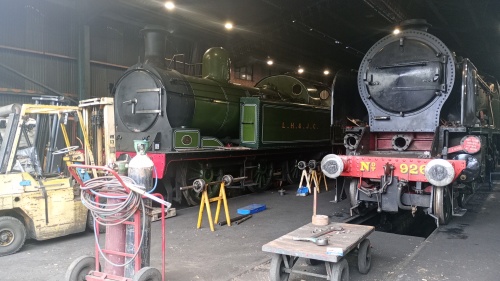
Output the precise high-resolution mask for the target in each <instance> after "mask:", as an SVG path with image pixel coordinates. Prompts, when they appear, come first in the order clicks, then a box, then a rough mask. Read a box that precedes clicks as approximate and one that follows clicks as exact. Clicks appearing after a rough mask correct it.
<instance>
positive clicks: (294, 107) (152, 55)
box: [114, 27, 331, 205]
mask: <svg viewBox="0 0 500 281" xmlns="http://www.w3.org/2000/svg"><path fill="white" fill-rule="evenodd" d="M142 32H143V35H144V38H145V51H146V54H145V62H144V63H139V64H136V65H134V66H132V67H131V68H129V69H128V70H127V71H126V72H125V73H124V74H123V76H122V77H121V78H120V79H119V81H118V82H117V83H116V85H115V87H114V97H115V116H116V117H115V123H116V149H117V156H120V155H122V154H128V155H130V156H133V155H134V147H133V140H149V142H150V143H151V150H150V151H149V152H148V156H149V157H150V158H151V159H152V160H153V162H154V163H155V167H156V173H157V178H158V179H161V180H162V182H163V184H164V185H165V187H166V190H167V200H168V201H172V200H176V201H181V199H182V196H181V194H182V193H183V194H184V197H185V199H186V200H187V202H188V203H189V204H192V205H194V204H197V203H198V202H199V200H200V195H198V194H196V193H195V192H194V191H192V190H188V191H183V192H182V193H181V192H180V190H179V187H182V186H187V185H191V183H192V182H193V181H194V180H195V179H198V178H202V179H204V180H205V181H206V182H209V181H212V180H214V181H215V180H217V179H218V178H220V177H221V176H222V175H224V174H228V173H229V174H232V175H233V176H235V177H237V176H238V177H240V176H245V177H247V179H246V180H245V181H243V182H241V186H242V187H245V188H248V189H249V190H251V191H262V190H265V189H267V188H268V187H269V185H270V182H271V178H273V177H274V178H277V179H280V180H286V181H291V182H293V181H296V180H297V177H299V173H298V172H299V171H298V170H297V168H296V162H297V161H298V160H302V159H321V157H322V156H323V155H324V154H323V152H324V151H328V150H329V147H330V143H331V138H330V135H331V133H330V110H329V105H330V102H331V98H330V89H329V87H328V86H325V85H324V84H321V83H314V82H310V81H306V80H304V79H300V78H296V77H292V76H288V75H276V76H271V77H267V78H265V79H263V80H262V81H260V82H258V83H257V85H256V86H255V87H244V86H241V85H238V84H234V83H230V82H229V74H230V73H229V71H230V63H229V62H230V61H229V57H228V54H227V52H226V51H225V50H224V49H222V48H211V49H209V50H208V51H207V52H206V53H205V55H204V56H203V66H202V78H199V77H193V76H188V75H183V74H181V73H179V72H177V71H175V70H173V69H168V68H167V67H166V66H165V59H164V58H165V50H166V44H165V39H166V37H165V34H166V32H165V31H164V30H162V29H161V28H158V27H148V28H146V29H144V30H143V31H142ZM218 189H219V187H218V186H212V187H211V188H210V190H209V196H215V195H217V194H218Z"/></svg>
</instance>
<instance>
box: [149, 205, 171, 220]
mask: <svg viewBox="0 0 500 281" xmlns="http://www.w3.org/2000/svg"><path fill="white" fill-rule="evenodd" d="M176 215H177V212H176V210H175V208H170V209H168V211H167V212H166V213H165V218H166V219H168V218H170V217H175V216H176ZM160 219H161V208H153V211H152V212H151V221H157V220H160Z"/></svg>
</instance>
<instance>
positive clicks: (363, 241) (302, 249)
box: [262, 223, 374, 281]
mask: <svg viewBox="0 0 500 281" xmlns="http://www.w3.org/2000/svg"><path fill="white" fill-rule="evenodd" d="M315 229H317V226H315V225H313V224H312V223H310V224H307V225H305V226H303V227H301V228H299V229H296V230H294V231H292V232H290V233H288V234H286V235H283V236H281V237H279V238H278V239H276V240H273V241H271V242H269V243H267V244H265V245H264V246H262V251H265V252H269V253H272V254H273V257H272V260H271V269H270V277H271V281H286V280H288V278H289V276H290V274H291V273H300V274H303V275H308V276H314V277H321V278H326V280H330V281H345V280H349V266H348V264H347V260H346V259H345V258H344V257H345V256H346V255H347V254H349V253H350V252H351V251H352V250H354V249H358V270H359V272H360V273H362V274H366V273H368V271H370V268H371V249H370V240H368V239H367V237H368V235H370V233H372V232H373V231H374V227H373V226H366V225H356V224H347V223H331V224H329V225H328V226H326V228H325V230H323V231H321V232H319V233H316V234H315V235H312V236H311V233H312V232H313V231H314V230H315ZM339 229H342V230H339ZM328 233H332V234H331V235H329V236H330V237H328V238H326V237H325V238H323V237H322V238H321V239H325V240H326V241H327V242H325V243H327V244H328V245H324V246H323V247H318V246H317V245H313V243H304V242H302V241H296V240H297V238H299V239H300V240H302V239H306V240H307V241H313V240H314V241H316V242H318V240H319V238H318V237H320V236H323V235H326V234H328ZM308 236H309V237H308ZM315 236H316V237H315ZM300 237H308V238H300ZM294 238H295V239H294ZM299 258H305V259H308V264H311V265H313V264H316V263H318V262H319V261H323V262H324V263H325V267H326V275H322V274H317V273H312V272H306V271H302V270H295V269H293V266H294V265H295V264H296V262H297V260H298V259H299Z"/></svg>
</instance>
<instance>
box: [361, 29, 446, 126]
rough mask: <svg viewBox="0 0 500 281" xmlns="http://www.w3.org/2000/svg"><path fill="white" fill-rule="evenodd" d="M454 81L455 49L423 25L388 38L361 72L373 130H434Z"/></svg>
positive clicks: (367, 57) (366, 59)
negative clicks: (424, 28) (427, 30)
mask: <svg viewBox="0 0 500 281" xmlns="http://www.w3.org/2000/svg"><path fill="white" fill-rule="evenodd" d="M409 23H410V24H411V27H414V26H415V25H414V21H412V22H409ZM402 27H404V24H403V25H402ZM408 27H409V26H408ZM454 81H455V65H454V59H453V53H452V52H451V51H450V50H449V49H448V48H447V47H446V46H445V45H444V44H443V43H442V42H441V41H440V40H439V39H438V38H436V37H434V36H433V35H431V34H429V33H427V32H426V31H425V30H423V29H421V28H420V29H407V30H404V31H402V32H401V33H399V34H397V35H394V34H391V35H388V36H386V37H384V38H383V39H381V40H380V41H378V42H377V44H375V45H374V46H373V47H372V48H371V49H370V50H369V51H368V53H367V54H366V55H365V57H364V58H363V61H362V63H361V66H360V71H359V74H358V86H359V90H360V93H361V98H362V100H363V102H364V103H365V105H366V107H367V109H368V114H369V117H370V129H371V131H372V132H383V131H407V132H408V131H413V132H432V131H434V129H435V128H436V127H437V126H439V112H440V111H441V108H442V106H443V104H444V102H445V101H446V99H447V98H448V96H449V94H450V92H451V89H452V87H453V83H454ZM429 112H436V113H437V114H428V113H429Z"/></svg>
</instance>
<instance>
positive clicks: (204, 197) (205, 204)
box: [197, 181, 231, 231]
mask: <svg viewBox="0 0 500 281" xmlns="http://www.w3.org/2000/svg"><path fill="white" fill-rule="evenodd" d="M207 187H208V184H206V185H205V187H204V188H203V192H202V194H201V202H200V212H199V213H198V225H197V228H201V223H202V221H203V210H204V209H205V208H207V216H208V223H209V224H210V230H212V231H215V229H214V221H213V220H212V210H211V209H210V203H211V202H216V201H217V209H216V211H215V223H218V222H219V215H220V205H221V203H222V202H224V211H225V213H226V221H227V225H228V226H231V218H230V217H229V208H228V206H227V198H226V187H225V183H224V181H223V182H222V183H221V184H220V191H219V196H217V197H214V198H208V192H207Z"/></svg>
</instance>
